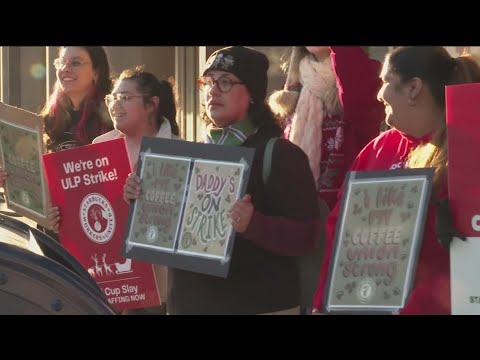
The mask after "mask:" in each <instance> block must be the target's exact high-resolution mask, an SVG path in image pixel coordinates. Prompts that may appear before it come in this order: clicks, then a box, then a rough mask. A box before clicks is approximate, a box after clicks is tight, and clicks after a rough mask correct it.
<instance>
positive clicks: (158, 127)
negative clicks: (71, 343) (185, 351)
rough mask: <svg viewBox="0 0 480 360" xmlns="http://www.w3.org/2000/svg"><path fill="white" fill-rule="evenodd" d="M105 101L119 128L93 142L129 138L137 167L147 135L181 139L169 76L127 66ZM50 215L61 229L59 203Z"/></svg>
mask: <svg viewBox="0 0 480 360" xmlns="http://www.w3.org/2000/svg"><path fill="white" fill-rule="evenodd" d="M105 103H106V104H107V106H108V111H109V113H110V116H111V118H112V120H113V123H114V125H115V129H114V130H112V131H110V132H108V133H106V134H103V135H101V136H99V137H97V138H95V139H94V140H93V143H94V144H96V143H100V142H104V141H109V140H113V139H118V138H125V143H126V146H127V152H128V156H129V158H130V165H131V167H132V169H136V166H137V160H138V156H139V153H140V146H141V143H142V139H143V137H144V136H152V137H159V138H165V139H179V135H180V134H179V133H180V131H179V128H178V124H177V123H176V104H175V94H174V91H173V86H172V84H171V83H169V82H168V81H166V80H158V79H157V78H156V77H155V75H153V74H151V73H149V72H145V71H143V70H142V69H141V68H136V69H128V70H124V71H123V72H122V73H121V74H120V76H119V77H118V79H117V80H116V81H115V83H114V87H113V91H112V93H111V94H108V95H107V96H105ZM49 219H50V223H51V226H52V228H53V229H55V230H58V228H59V225H60V211H59V208H58V207H53V208H51V210H50V214H49ZM154 270H155V279H156V282H157V288H158V290H159V294H160V297H161V300H162V303H164V304H166V299H167V269H166V267H165V266H160V265H154ZM162 313H165V306H162V307H160V308H156V307H155V308H147V309H138V310H137V309H135V310H127V311H125V312H124V314H162Z"/></svg>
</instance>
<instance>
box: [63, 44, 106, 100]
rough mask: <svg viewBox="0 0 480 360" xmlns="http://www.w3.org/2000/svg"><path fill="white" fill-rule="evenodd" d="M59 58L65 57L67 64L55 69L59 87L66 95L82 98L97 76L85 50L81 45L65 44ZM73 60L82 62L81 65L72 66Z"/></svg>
mask: <svg viewBox="0 0 480 360" xmlns="http://www.w3.org/2000/svg"><path fill="white" fill-rule="evenodd" d="M59 58H62V59H65V60H66V62H67V65H65V66H63V67H62V68H61V69H58V70H57V80H58V81H59V83H60V88H61V89H62V90H63V92H64V93H65V94H66V95H68V96H72V95H75V96H78V97H81V98H84V97H85V96H86V95H87V94H88V91H89V90H90V88H91V86H92V85H93V83H94V81H95V80H96V78H97V74H96V72H95V70H94V69H93V66H92V64H91V62H92V59H90V55H89V54H88V52H87V50H85V49H84V48H81V47H75V46H67V47H65V48H63V49H62V50H61V52H60V54H59ZM73 60H78V61H80V62H82V65H81V66H78V67H72V66H71V65H70V64H71V62H72V61H73Z"/></svg>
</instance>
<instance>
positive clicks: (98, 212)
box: [43, 138, 160, 310]
mask: <svg viewBox="0 0 480 360" xmlns="http://www.w3.org/2000/svg"><path fill="white" fill-rule="evenodd" d="M43 163H44V167H45V173H46V179H47V183H48V187H49V189H50V192H51V199H52V204H54V205H56V206H58V207H59V208H60V214H61V220H60V229H59V238H60V242H61V243H62V244H63V246H64V247H65V248H66V249H67V250H68V251H70V252H71V253H72V254H73V255H74V256H75V257H76V258H77V259H78V260H79V261H80V263H81V264H82V265H83V266H84V267H85V268H86V269H88V272H89V273H90V275H92V277H94V278H95V280H96V281H97V283H98V284H99V286H100V287H101V288H102V290H103V292H104V294H105V295H106V297H107V299H108V301H109V302H110V303H111V304H112V305H113V306H114V307H115V308H116V309H117V310H123V309H131V308H139V307H149V306H156V305H159V303H160V300H159V296H158V293H157V288H156V284H155V277H154V274H153V269H152V265H151V264H147V263H142V262H138V261H132V260H131V259H125V258H122V257H121V254H120V251H121V247H122V241H123V236H124V231H125V223H126V220H127V214H128V205H127V203H126V202H125V201H124V200H123V186H124V185H125V179H126V178H127V176H128V174H129V173H130V172H131V169H130V162H129V160H128V155H127V150H126V146H125V140H124V139H123V138H122V139H116V140H112V141H107V142H102V143H98V144H93V145H86V146H82V147H77V148H73V149H69V150H64V151H60V152H56V153H51V154H45V155H43Z"/></svg>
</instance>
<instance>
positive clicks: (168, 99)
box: [116, 66, 180, 136]
mask: <svg viewBox="0 0 480 360" xmlns="http://www.w3.org/2000/svg"><path fill="white" fill-rule="evenodd" d="M120 80H130V81H134V82H135V84H136V86H137V89H138V91H139V92H141V93H142V94H145V97H144V101H149V99H150V98H151V97H153V96H158V97H159V98H160V103H159V105H158V111H157V114H156V121H157V125H158V127H160V126H161V125H162V122H163V121H164V118H166V119H168V122H169V123H170V127H171V128H172V134H174V135H176V136H180V129H179V127H178V124H177V121H176V119H177V106H176V96H175V84H174V81H173V79H169V80H168V81H167V80H159V79H158V78H157V77H156V76H155V75H153V74H152V73H150V72H147V71H144V70H143V67H142V66H137V67H136V68H134V69H127V70H124V71H123V72H122V73H121V74H120V76H119V77H118V80H116V81H120Z"/></svg>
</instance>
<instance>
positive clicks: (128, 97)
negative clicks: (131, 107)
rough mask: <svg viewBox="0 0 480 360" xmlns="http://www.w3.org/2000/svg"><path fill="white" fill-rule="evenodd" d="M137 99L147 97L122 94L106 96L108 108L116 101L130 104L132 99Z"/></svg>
mask: <svg viewBox="0 0 480 360" xmlns="http://www.w3.org/2000/svg"><path fill="white" fill-rule="evenodd" d="M137 97H145V95H129V94H122V93H117V94H108V95H106V96H105V104H107V106H110V105H111V104H113V102H114V101H122V102H129V101H130V100H131V99H133V98H137Z"/></svg>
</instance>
